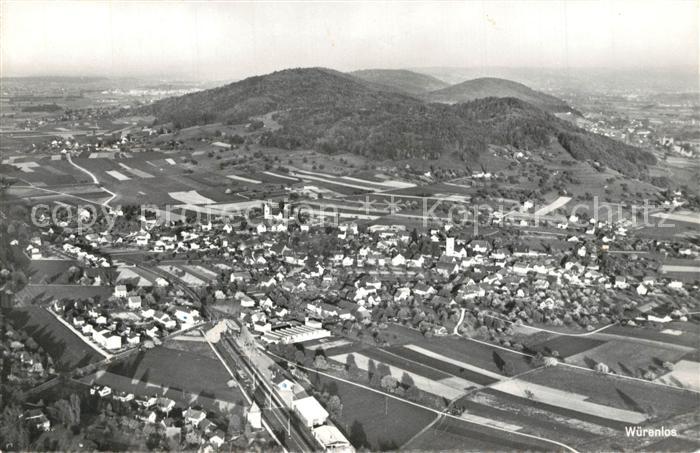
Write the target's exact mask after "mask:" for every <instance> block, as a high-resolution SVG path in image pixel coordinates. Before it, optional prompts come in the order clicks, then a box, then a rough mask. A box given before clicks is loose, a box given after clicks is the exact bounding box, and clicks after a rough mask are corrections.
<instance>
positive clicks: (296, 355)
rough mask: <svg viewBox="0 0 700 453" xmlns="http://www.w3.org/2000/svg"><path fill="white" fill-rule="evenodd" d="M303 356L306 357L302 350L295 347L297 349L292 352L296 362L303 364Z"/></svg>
mask: <svg viewBox="0 0 700 453" xmlns="http://www.w3.org/2000/svg"><path fill="white" fill-rule="evenodd" d="M305 358H306V355H305V354H304V352H303V351H300V350H298V349H297V351H296V352H295V353H294V361H295V362H296V363H299V364H303V363H304V359H305Z"/></svg>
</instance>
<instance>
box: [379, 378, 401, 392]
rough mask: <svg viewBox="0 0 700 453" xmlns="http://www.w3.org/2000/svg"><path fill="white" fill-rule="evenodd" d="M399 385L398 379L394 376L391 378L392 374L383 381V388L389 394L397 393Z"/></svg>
mask: <svg viewBox="0 0 700 453" xmlns="http://www.w3.org/2000/svg"><path fill="white" fill-rule="evenodd" d="M398 385H399V381H397V380H396V378H395V377H394V376H391V375H390V374H387V375H386V376H384V377H383V378H382V380H381V386H382V388H383V389H384V390H386V391H387V392H393V391H395V390H396V387H397V386H398Z"/></svg>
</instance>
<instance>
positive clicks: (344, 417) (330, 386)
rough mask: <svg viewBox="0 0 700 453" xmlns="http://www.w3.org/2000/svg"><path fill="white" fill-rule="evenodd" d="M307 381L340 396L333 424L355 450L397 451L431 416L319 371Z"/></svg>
mask: <svg viewBox="0 0 700 453" xmlns="http://www.w3.org/2000/svg"><path fill="white" fill-rule="evenodd" d="M310 380H311V382H312V384H314V386H315V387H316V388H318V389H319V390H321V391H327V392H328V393H330V394H332V395H338V396H339V397H340V400H341V402H342V404H343V410H342V413H341V415H340V418H339V420H336V423H337V425H338V428H339V429H340V430H341V431H343V433H344V434H345V435H346V436H347V438H348V439H349V440H350V442H351V443H352V445H353V446H354V447H355V448H357V449H360V448H367V449H369V450H371V451H388V450H397V449H398V448H400V447H401V446H402V445H403V444H405V443H406V442H407V441H408V440H410V439H411V438H412V437H413V436H415V435H416V434H417V433H418V432H419V431H420V430H421V429H423V428H424V427H425V426H427V425H428V423H430V422H431V421H433V419H435V414H434V413H432V412H430V411H428V410H425V409H421V408H419V407H416V406H413V405H411V404H408V403H405V402H402V401H399V400H396V399H394V398H385V397H384V396H382V395H380V394H379V393H375V392H372V391H370V390H366V389H362V388H360V387H357V386H354V385H352V384H347V383H345V382H342V381H338V380H335V379H332V378H329V377H326V376H322V375H319V374H311V375H310Z"/></svg>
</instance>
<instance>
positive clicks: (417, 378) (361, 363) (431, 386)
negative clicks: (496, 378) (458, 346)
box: [330, 350, 472, 400]
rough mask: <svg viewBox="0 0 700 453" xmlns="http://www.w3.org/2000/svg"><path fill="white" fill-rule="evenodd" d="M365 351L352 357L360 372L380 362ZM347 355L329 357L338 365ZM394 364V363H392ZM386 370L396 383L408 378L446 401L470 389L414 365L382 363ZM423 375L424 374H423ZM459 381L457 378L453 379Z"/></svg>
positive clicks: (464, 384) (461, 381) (464, 383)
mask: <svg viewBox="0 0 700 453" xmlns="http://www.w3.org/2000/svg"><path fill="white" fill-rule="evenodd" d="M366 351H367V350H363V351H361V353H357V352H356V353H353V354H352V355H353V357H354V359H355V363H356V364H357V367H358V368H359V369H361V370H364V371H368V370H370V369H371V366H372V365H371V364H372V362H374V364H375V365H376V366H379V364H380V363H384V362H380V361H377V360H374V359H371V358H369V357H367V356H366V355H365V352H366ZM348 355H349V354H339V355H335V356H331V357H330V358H331V359H333V360H336V361H337V362H339V363H341V364H342V363H346V361H347V356H348ZM394 362H395V363H396V361H394ZM399 363H400V362H399ZM384 364H385V365H386V366H387V367H388V368H389V373H390V374H391V375H392V376H393V377H394V378H396V380H397V381H399V382H401V381H402V379H403V378H404V376H405V375H408V376H410V378H411V380H412V381H413V383H414V385H415V386H416V387H417V388H419V389H421V390H423V391H424V392H428V393H432V394H433V395H437V396H441V397H443V398H445V399H446V400H453V399H455V398H459V397H460V396H462V395H463V394H464V392H465V391H466V389H467V388H469V387H472V383H470V382H468V381H464V380H460V381H459V382H456V383H454V382H451V381H449V382H447V381H446V382H445V383H443V382H442V379H447V378H448V377H449V376H448V375H447V374H443V373H438V372H435V371H432V370H430V369H428V368H425V367H420V366H418V365H416V364H412V363H410V362H408V363H406V364H400V365H395V364H392V365H390V364H387V363H384ZM410 369H420V370H421V371H422V373H421V374H418V373H416V372H413V371H411V370H410ZM431 371H432V377H426V376H425V374H431ZM423 373H425V374H423ZM455 379H459V378H455Z"/></svg>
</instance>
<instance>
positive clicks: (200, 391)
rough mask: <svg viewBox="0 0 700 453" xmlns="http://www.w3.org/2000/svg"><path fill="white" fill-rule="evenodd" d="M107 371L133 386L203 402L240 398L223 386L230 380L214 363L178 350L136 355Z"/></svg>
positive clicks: (163, 349)
mask: <svg viewBox="0 0 700 453" xmlns="http://www.w3.org/2000/svg"><path fill="white" fill-rule="evenodd" d="M183 364H186V366H183ZM107 371H108V372H109V373H112V374H115V375H118V376H123V377H126V378H128V379H130V380H132V381H133V382H134V383H137V382H143V383H149V384H153V385H158V386H161V387H164V388H168V389H170V390H172V391H181V392H186V393H190V394H196V395H198V396H201V397H206V398H212V399H221V400H225V401H231V402H236V401H238V400H239V399H242V398H243V397H242V396H241V395H240V393H239V391H238V390H236V389H231V388H229V387H228V386H227V385H226V383H227V382H228V381H229V380H230V379H231V377H230V376H229V374H228V372H227V371H226V369H225V368H224V367H223V365H221V363H220V362H219V361H218V360H215V359H212V358H210V357H208V356H204V355H199V354H196V353H193V352H189V351H184V350H179V349H171V348H166V347H157V348H154V349H150V350H148V351H145V352H143V351H139V352H138V353H136V354H134V355H131V356H129V357H128V358H127V359H126V360H123V361H121V362H119V363H115V364H113V365H111V366H109V367H108V368H107Z"/></svg>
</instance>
